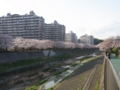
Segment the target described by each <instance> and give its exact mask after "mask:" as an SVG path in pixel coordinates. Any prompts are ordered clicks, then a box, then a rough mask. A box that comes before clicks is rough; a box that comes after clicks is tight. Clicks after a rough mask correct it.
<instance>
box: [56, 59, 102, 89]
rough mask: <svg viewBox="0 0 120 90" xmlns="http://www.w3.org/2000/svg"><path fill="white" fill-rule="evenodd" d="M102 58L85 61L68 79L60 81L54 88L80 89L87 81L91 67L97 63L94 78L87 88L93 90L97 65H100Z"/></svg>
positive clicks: (97, 71) (97, 75) (96, 78)
mask: <svg viewBox="0 0 120 90" xmlns="http://www.w3.org/2000/svg"><path fill="white" fill-rule="evenodd" d="M102 62H103V58H100V59H97V60H94V61H92V62H89V63H86V64H85V65H83V66H82V67H80V68H79V69H78V70H77V71H76V72H75V73H73V74H72V75H71V76H70V77H69V78H68V79H66V80H65V81H63V82H62V83H60V84H59V85H58V86H56V88H55V89H54V90H82V88H83V86H84V84H85V82H86V81H87V79H88V77H89V75H90V73H91V71H92V69H93V68H94V66H95V65H97V67H96V68H97V70H96V72H95V75H94V78H93V80H92V82H91V85H90V89H89V90H95V86H96V81H97V80H98V79H99V77H100V75H99V74H98V73H99V70H98V69H99V67H100V65H102Z"/></svg>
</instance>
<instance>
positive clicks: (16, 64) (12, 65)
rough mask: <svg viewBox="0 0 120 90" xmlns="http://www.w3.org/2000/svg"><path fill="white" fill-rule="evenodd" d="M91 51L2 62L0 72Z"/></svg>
mask: <svg viewBox="0 0 120 90" xmlns="http://www.w3.org/2000/svg"><path fill="white" fill-rule="evenodd" d="M89 52H91V51H84V50H83V51H82V52H74V53H67V54H62V55H58V56H52V57H45V58H38V59H31V60H21V61H16V62H13V63H5V64H0V73H1V72H5V71H6V70H7V69H11V68H16V67H22V66H23V67H24V66H26V65H31V64H34V63H39V62H41V61H51V60H63V58H64V59H68V58H72V57H75V56H77V55H80V54H85V53H89Z"/></svg>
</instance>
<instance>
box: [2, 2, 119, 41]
mask: <svg viewBox="0 0 120 90" xmlns="http://www.w3.org/2000/svg"><path fill="white" fill-rule="evenodd" d="M31 10H33V11H34V12H35V14H36V15H38V16H42V17H43V18H44V19H45V23H52V22H53V21H54V20H57V21H58V23H60V24H64V25H65V26H66V32H69V31H73V32H74V33H76V34H77V36H78V38H79V37H80V36H81V35H84V34H88V35H93V36H94V37H95V38H99V39H105V38H108V37H110V36H117V35H120V0H0V16H3V15H4V16H6V14H7V13H8V12H10V13H11V14H20V15H24V14H26V13H27V14H28V13H29V12H30V11H31Z"/></svg>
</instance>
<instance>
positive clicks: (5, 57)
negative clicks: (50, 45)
mask: <svg viewBox="0 0 120 90" xmlns="http://www.w3.org/2000/svg"><path fill="white" fill-rule="evenodd" d="M86 50H89V51H90V50H92V51H93V50H95V49H59V50H58V49H56V50H43V51H32V52H0V63H7V62H15V61H19V60H29V59H36V58H43V57H47V56H48V55H49V56H55V55H62V54H66V53H74V52H83V51H86Z"/></svg>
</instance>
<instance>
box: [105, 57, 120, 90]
mask: <svg viewBox="0 0 120 90" xmlns="http://www.w3.org/2000/svg"><path fill="white" fill-rule="evenodd" d="M104 60H105V66H104V90H120V76H119V75H118V73H117V72H116V70H115V68H114V66H113V64H112V63H111V61H110V59H109V58H108V57H106V56H105V58H104Z"/></svg>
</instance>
